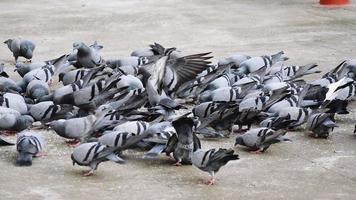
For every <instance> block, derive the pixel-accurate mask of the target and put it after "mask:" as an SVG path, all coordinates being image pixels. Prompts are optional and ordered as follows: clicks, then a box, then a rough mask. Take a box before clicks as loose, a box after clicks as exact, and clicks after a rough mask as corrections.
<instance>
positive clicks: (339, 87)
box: [321, 77, 356, 114]
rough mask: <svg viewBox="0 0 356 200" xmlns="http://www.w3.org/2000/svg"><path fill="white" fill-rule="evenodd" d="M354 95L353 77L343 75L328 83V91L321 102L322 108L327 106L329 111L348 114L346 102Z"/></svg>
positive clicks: (355, 86) (355, 93) (355, 84)
mask: <svg viewBox="0 0 356 200" xmlns="http://www.w3.org/2000/svg"><path fill="white" fill-rule="evenodd" d="M355 95H356V83H355V81H354V80H353V79H351V78H348V77H344V78H342V79H340V80H339V81H337V82H336V83H332V84H330V85H328V92H327V93H326V95H325V100H324V102H323V103H322V105H321V107H322V108H328V109H329V111H328V112H330V113H337V114H348V113H349V112H348V111H347V105H348V102H349V101H350V100H351V99H352V98H353V97H354V96H355Z"/></svg>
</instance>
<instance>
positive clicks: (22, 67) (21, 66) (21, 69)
mask: <svg viewBox="0 0 356 200" xmlns="http://www.w3.org/2000/svg"><path fill="white" fill-rule="evenodd" d="M49 64H50V63H49V62H31V63H25V62H20V61H18V62H17V63H16V65H15V67H16V69H15V70H14V71H16V72H17V73H18V74H19V75H20V76H21V77H24V76H25V75H26V74H27V73H28V72H30V71H32V70H35V69H39V68H42V67H45V66H47V65H49Z"/></svg>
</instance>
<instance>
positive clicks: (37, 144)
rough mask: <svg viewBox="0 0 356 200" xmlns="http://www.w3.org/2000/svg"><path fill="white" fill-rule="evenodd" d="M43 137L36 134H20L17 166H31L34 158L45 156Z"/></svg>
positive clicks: (17, 147) (17, 143)
mask: <svg viewBox="0 0 356 200" xmlns="http://www.w3.org/2000/svg"><path fill="white" fill-rule="evenodd" d="M44 145H45V143H44V139H43V136H42V135H41V134H39V133H35V132H29V131H28V132H21V133H19V134H18V137H17V141H16V149H17V151H18V152H19V154H18V156H17V159H16V165H17V166H31V165H32V157H33V156H35V157H39V156H43V155H44V154H43V153H42V151H43V148H44Z"/></svg>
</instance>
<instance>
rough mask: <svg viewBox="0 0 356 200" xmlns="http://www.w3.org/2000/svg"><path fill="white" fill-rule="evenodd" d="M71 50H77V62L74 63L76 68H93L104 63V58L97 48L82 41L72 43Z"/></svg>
mask: <svg viewBox="0 0 356 200" xmlns="http://www.w3.org/2000/svg"><path fill="white" fill-rule="evenodd" d="M96 46H98V45H96ZM99 49H101V48H99ZM73 50H77V51H78V52H77V62H76V64H75V65H76V66H77V68H79V67H84V68H94V67H97V66H100V65H102V64H104V60H103V59H102V58H101V56H100V55H99V52H98V48H95V47H94V46H92V47H88V46H87V45H85V44H84V43H83V42H76V43H74V44H73Z"/></svg>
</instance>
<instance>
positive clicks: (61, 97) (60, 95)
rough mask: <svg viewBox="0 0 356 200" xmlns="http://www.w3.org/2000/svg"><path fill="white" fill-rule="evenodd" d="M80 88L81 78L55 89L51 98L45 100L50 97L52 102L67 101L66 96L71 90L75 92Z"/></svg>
mask: <svg viewBox="0 0 356 200" xmlns="http://www.w3.org/2000/svg"><path fill="white" fill-rule="evenodd" d="M82 88H83V80H79V81H76V82H75V83H72V84H70V85H66V86H63V87H60V88H58V89H56V90H55V91H54V92H53V95H52V96H51V97H52V98H49V99H47V100H51V99H52V100H53V102H54V103H56V104H62V103H65V102H66V101H67V99H66V97H68V96H69V95H70V94H72V93H73V92H76V91H78V90H80V89H82Z"/></svg>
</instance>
